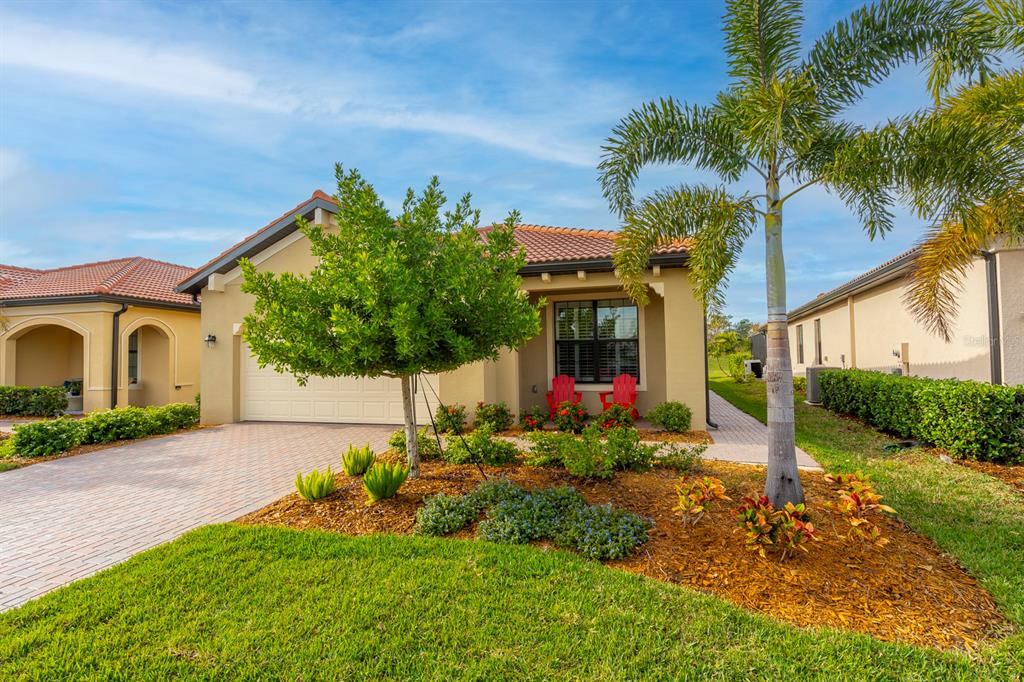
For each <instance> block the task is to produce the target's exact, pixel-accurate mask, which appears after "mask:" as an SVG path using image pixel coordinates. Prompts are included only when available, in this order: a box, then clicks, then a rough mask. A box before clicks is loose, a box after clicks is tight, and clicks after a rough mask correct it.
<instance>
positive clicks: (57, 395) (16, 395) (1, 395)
mask: <svg viewBox="0 0 1024 682" xmlns="http://www.w3.org/2000/svg"><path fill="white" fill-rule="evenodd" d="M67 409H68V395H67V392H66V391H65V390H64V389H63V388H55V387H53V386H0V414H9V415H14V416H19V417H56V416H58V415H61V414H64V412H66V411H67Z"/></svg>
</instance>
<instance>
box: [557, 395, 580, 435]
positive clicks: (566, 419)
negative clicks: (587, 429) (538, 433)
mask: <svg viewBox="0 0 1024 682" xmlns="http://www.w3.org/2000/svg"><path fill="white" fill-rule="evenodd" d="M587 416H588V415H587V407H586V405H584V404H583V403H571V402H569V401H566V402H564V403H562V404H561V405H559V406H558V409H557V410H555V417H554V420H553V421H554V422H555V426H557V427H558V430H559V431H571V432H572V433H580V432H581V431H583V427H584V426H585V425H586V423H587Z"/></svg>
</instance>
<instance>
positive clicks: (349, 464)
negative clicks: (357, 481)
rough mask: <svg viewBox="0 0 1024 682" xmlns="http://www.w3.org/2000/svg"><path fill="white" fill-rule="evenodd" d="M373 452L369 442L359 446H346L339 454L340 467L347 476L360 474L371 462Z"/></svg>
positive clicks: (363, 472)
mask: <svg viewBox="0 0 1024 682" xmlns="http://www.w3.org/2000/svg"><path fill="white" fill-rule="evenodd" d="M373 460H374V454H373V450H371V449H370V445H369V443H367V444H366V445H364V446H363V447H361V448H357V447H354V446H352V445H349V446H348V450H346V451H345V452H343V453H342V455H341V469H342V471H344V472H345V474H346V475H348V476H362V475H363V474H365V473H366V470H367V469H369V468H370V465H372V464H373Z"/></svg>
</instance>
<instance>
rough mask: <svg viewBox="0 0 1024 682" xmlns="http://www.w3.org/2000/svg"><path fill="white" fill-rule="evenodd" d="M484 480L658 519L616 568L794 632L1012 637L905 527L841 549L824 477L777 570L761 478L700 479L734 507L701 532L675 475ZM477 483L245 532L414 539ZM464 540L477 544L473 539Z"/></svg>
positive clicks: (523, 471)
mask: <svg viewBox="0 0 1024 682" xmlns="http://www.w3.org/2000/svg"><path fill="white" fill-rule="evenodd" d="M487 472H488V474H489V475H496V476H507V477H508V478H509V479H511V480H512V481H514V482H516V483H519V484H521V485H524V486H526V487H530V488H541V487H550V486H556V485H573V486H575V487H576V488H577V489H578V490H579V491H580V492H582V493H583V494H584V495H585V496H586V498H587V499H588V500H589V501H590V502H591V503H605V502H611V503H612V504H613V505H615V506H617V507H622V508H624V509H628V510H630V511H633V512H636V513H638V514H642V515H644V516H648V517H651V518H653V519H654V520H655V524H656V525H655V528H654V529H653V530H652V531H651V534H650V539H649V540H648V541H647V543H645V544H644V545H643V546H641V547H640V548H639V550H638V552H637V553H636V554H635V555H633V556H632V557H630V558H627V559H625V560H621V561H615V562H610V565H612V566H614V567H616V568H619V569H621V570H625V571H629V572H632V573H637V574H642V575H646V576H648V577H651V578H655V579H658V580H665V581H668V582H673V583H677V584H680V585H686V586H688V587H691V588H694V589H697V590H701V591H704V592H709V593H712V594H715V595H718V596H719V597H722V598H724V599H727V600H729V601H731V602H733V603H734V604H738V605H740V606H742V607H745V608H748V609H751V610H754V611H759V612H761V613H765V614H768V615H770V616H773V617H775V618H779V619H781V620H784V621H788V622H790V623H793V624H796V625H800V626H805V627H837V628H845V629H848V630H855V631H857V632H862V633H866V634H869V635H872V636H874V637H877V638H878V639H882V640H888V641H899V642H906V643H912V644H918V645H924V646H931V647H936V648H939V649H974V648H975V647H976V646H977V644H978V643H979V642H981V641H984V640H987V639H991V638H995V637H998V636H1001V635H1004V634H1006V633H1008V632H1009V631H1010V630H1011V629H1012V627H1011V626H1010V624H1009V623H1008V622H1007V621H1006V619H1005V618H1004V617H1003V616H1002V615H1001V614H1000V613H999V611H998V610H997V609H996V606H995V604H994V602H993V601H992V598H991V597H990V596H989V594H988V593H987V592H986V591H985V590H984V589H983V588H981V587H980V586H979V585H978V583H977V581H975V580H974V578H972V577H971V576H969V575H968V574H967V573H966V572H965V571H964V570H963V569H962V568H961V567H960V565H959V564H958V563H957V562H956V560H955V559H953V558H952V557H950V556H948V555H946V554H943V553H942V552H941V551H940V550H939V549H938V548H937V547H936V546H935V545H934V544H933V543H932V542H931V541H930V540H928V539H927V538H924V537H922V536H920V535H917V534H915V533H913V532H911V531H910V530H909V529H908V528H907V527H906V526H905V525H904V524H902V523H901V522H900V521H898V520H895V519H891V518H888V517H881V516H880V517H879V518H877V519H876V522H877V523H878V524H879V525H880V526H881V527H882V528H883V531H884V533H885V536H886V537H887V538H889V540H890V542H889V544H888V545H886V546H885V547H883V548H876V547H874V546H870V545H866V544H863V543H861V542H859V541H853V542H850V541H846V540H843V539H841V538H840V535H839V534H840V533H845V532H846V530H847V528H848V524H847V522H846V520H845V519H843V518H841V517H838V516H837V515H835V514H834V513H833V512H831V511H830V510H828V509H827V508H826V507H825V506H824V504H823V503H824V502H825V501H827V500H831V499H833V493H832V490H831V488H830V487H829V486H828V485H827V484H826V483H825V481H824V478H823V475H822V474H817V473H810V472H803V473H802V475H801V478H802V480H803V482H804V486H805V493H806V496H807V502H808V508H809V509H810V510H811V512H812V514H813V520H814V523H815V526H816V527H817V528H818V534H819V535H820V537H821V540H820V541H818V542H815V543H813V544H812V546H811V547H810V551H809V553H806V554H804V553H797V556H795V557H793V558H791V559H789V560H787V561H786V562H784V563H779V562H777V561H775V560H773V559H771V558H769V559H761V558H760V557H758V556H757V555H756V554H755V553H752V552H750V551H748V550H747V549H746V547H745V546H744V543H743V537H742V534H741V533H739V532H734V529H735V527H736V526H735V521H734V519H733V517H732V515H731V511H730V510H731V509H732V508H733V507H734V506H735V505H736V504H738V502H739V500H740V498H741V497H743V496H744V495H757V494H759V493H760V489H761V487H762V485H763V481H764V469H763V468H759V467H754V466H748V465H741V464H732V463H726V462H705V463H704V464H703V465H702V471H701V472H700V473H701V474H708V475H712V476H717V477H719V478H721V479H722V480H723V481H724V482H725V485H726V489H727V491H728V494H729V496H730V497H731V498H733V500H734V501H733V502H731V503H729V502H724V503H721V504H720V505H719V506H717V507H714V508H712V510H711V511H710V513H708V514H707V515H706V516H705V518H704V519H703V520H702V521H701V523H700V524H699V525H698V526H697V527H695V528H690V527H687V526H684V525H683V524H682V522H681V521H680V519H679V516H678V514H677V513H676V512H674V511H673V509H672V508H673V506H675V503H676V493H675V485H676V483H677V482H678V476H677V475H676V474H675V473H674V472H671V471H667V470H659V469H655V470H654V471H651V472H648V473H644V474H635V473H618V474H616V476H615V478H614V479H612V480H611V481H581V480H579V479H574V478H572V477H571V476H569V475H568V474H567V473H566V472H565V471H564V470H561V469H556V468H540V467H528V466H522V465H517V466H511V467H505V468H501V469H495V468H489V467H488V468H487ZM480 480H481V476H480V473H479V472H478V470H477V469H476V468H475V467H470V466H459V465H451V464H447V463H445V462H441V461H431V462H424V463H423V465H422V473H421V476H420V477H419V478H417V479H410V480H409V481H407V482H406V484H405V485H404V486H403V487H402V489H401V491H400V492H399V494H398V496H397V497H396V498H394V499H392V500H388V501H385V502H381V503H378V504H376V505H373V506H369V507H368V506H367V505H366V494H365V492H364V491H363V489H362V485H361V481H360V479H359V478H356V477H347V476H343V475H339V476H338V484H339V487H338V490H337V491H335V492H334V493H333V494H332V495H331V496H329V497H327V498H326V499H324V500H321V501H319V502H307V501H305V500H303V499H301V498H300V497H299V496H298V495H297V494H294V493H293V494H291V495H288V496H286V497H284V498H282V499H280V500H278V501H277V502H274V503H272V504H270V505H268V506H267V507H264V508H263V509H260V510H258V511H256V512H253V513H251V514H248V515H246V516H244V517H242V518H241V519H239V522H240V523H244V524H266V525H279V526H287V527H291V528H298V529H305V528H316V529H321V530H328V531H334V532H339V533H345V534H348V535H367V534H371V533H384V532H387V533H398V534H407V533H411V532H412V530H413V525H414V523H415V518H414V517H415V513H416V510H417V509H418V508H419V506H420V504H421V503H422V501H423V498H424V497H425V496H427V495H431V494H435V493H439V492H447V493H451V494H462V493H466V492H468V491H470V490H472V489H473V488H474V487H475V486H476V485H477V484H478V483H479V482H480ZM459 536H460V537H465V538H470V537H473V530H472V529H467V530H464V531H463V532H461V533H459ZM769 556H770V555H769Z"/></svg>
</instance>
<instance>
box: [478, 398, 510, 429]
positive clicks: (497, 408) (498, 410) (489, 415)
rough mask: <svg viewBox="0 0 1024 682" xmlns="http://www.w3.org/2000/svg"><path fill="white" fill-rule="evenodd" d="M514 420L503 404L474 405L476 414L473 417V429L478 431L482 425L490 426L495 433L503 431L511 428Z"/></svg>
mask: <svg viewBox="0 0 1024 682" xmlns="http://www.w3.org/2000/svg"><path fill="white" fill-rule="evenodd" d="M514 421H515V419H514V418H513V416H512V410H510V409H508V405H506V404H505V403H485V402H479V403H477V404H476V413H475V414H474V415H473V428H474V429H478V428H480V427H481V426H483V425H484V424H490V425H491V426H493V427H494V430H495V431H504V430H505V429H508V428H511V426H512V424H513V422H514Z"/></svg>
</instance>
